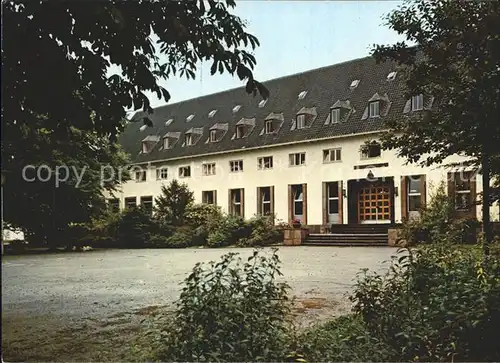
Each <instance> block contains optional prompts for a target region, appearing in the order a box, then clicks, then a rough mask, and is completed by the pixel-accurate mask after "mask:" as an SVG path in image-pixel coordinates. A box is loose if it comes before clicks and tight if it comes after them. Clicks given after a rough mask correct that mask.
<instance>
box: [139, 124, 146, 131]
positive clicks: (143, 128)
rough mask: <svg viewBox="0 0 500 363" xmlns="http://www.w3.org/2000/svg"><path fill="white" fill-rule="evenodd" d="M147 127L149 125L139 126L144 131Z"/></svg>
mask: <svg viewBox="0 0 500 363" xmlns="http://www.w3.org/2000/svg"><path fill="white" fill-rule="evenodd" d="M147 127H148V125H142V126H141V127H139V130H140V131H144V130H146V128H147Z"/></svg>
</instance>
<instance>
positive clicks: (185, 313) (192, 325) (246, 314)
mask: <svg viewBox="0 0 500 363" xmlns="http://www.w3.org/2000/svg"><path fill="white" fill-rule="evenodd" d="M279 264H280V261H279V258H278V255H277V254H276V251H274V252H273V254H272V255H271V256H270V257H267V256H262V255H259V253H258V252H257V251H255V252H254V253H253V255H252V256H251V257H250V258H249V259H248V261H247V262H245V263H243V262H242V260H241V258H239V257H237V254H235V253H228V254H226V255H224V256H222V257H221V260H220V261H219V262H218V263H215V262H211V263H210V264H209V265H208V267H207V266H206V265H203V264H197V265H196V266H195V267H194V269H193V272H192V273H191V274H190V275H189V276H188V277H187V279H186V280H185V281H184V288H183V290H182V293H181V296H180V299H179V300H178V302H177V310H176V312H175V313H174V318H173V322H172V324H169V325H168V326H166V327H165V330H164V336H165V342H164V343H165V344H164V347H165V349H164V351H163V352H162V353H161V354H160V356H159V357H158V359H160V360H162V361H188V362H193V361H196V362H200V361H201V362H203V361H233V362H238V361H278V360H282V359H283V358H284V357H285V352H286V351H287V343H288V334H289V325H288V323H287V320H286V317H287V315H288V314H289V311H290V309H289V304H288V299H287V292H288V290H289V287H288V285H286V284H284V283H278V282H277V281H276V278H277V277H278V276H279V275H281V272H280V266H279Z"/></svg>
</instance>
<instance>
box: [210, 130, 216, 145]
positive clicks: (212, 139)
mask: <svg viewBox="0 0 500 363" xmlns="http://www.w3.org/2000/svg"><path fill="white" fill-rule="evenodd" d="M216 141H217V130H210V142H216Z"/></svg>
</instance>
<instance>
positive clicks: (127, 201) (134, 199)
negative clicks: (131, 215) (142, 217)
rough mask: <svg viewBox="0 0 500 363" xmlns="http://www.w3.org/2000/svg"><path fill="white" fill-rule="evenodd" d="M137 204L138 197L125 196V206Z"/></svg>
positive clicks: (129, 206)
mask: <svg viewBox="0 0 500 363" xmlns="http://www.w3.org/2000/svg"><path fill="white" fill-rule="evenodd" d="M136 206H137V197H127V198H125V208H134V207H136Z"/></svg>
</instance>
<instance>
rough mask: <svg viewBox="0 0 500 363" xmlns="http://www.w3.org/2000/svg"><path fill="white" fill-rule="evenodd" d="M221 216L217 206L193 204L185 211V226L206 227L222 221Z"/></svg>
mask: <svg viewBox="0 0 500 363" xmlns="http://www.w3.org/2000/svg"><path fill="white" fill-rule="evenodd" d="M222 217H223V214H222V210H221V208H220V207H219V206H217V205H214V204H204V203H202V204H194V205H191V206H189V207H188V208H187V209H186V214H185V219H186V224H188V225H191V226H208V225H211V224H215V223H217V222H218V221H219V220H220V219H222Z"/></svg>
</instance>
